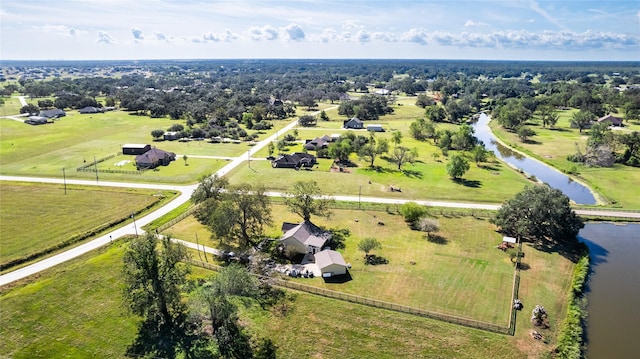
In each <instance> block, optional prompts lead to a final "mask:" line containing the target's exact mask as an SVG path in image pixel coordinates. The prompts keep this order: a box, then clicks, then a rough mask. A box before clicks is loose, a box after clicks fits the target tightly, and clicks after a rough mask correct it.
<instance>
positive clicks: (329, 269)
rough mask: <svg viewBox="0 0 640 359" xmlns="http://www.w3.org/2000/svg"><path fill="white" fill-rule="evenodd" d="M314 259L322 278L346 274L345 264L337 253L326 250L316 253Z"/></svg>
mask: <svg viewBox="0 0 640 359" xmlns="http://www.w3.org/2000/svg"><path fill="white" fill-rule="evenodd" d="M314 257H315V259H316V265H317V266H318V268H320V272H321V273H322V277H324V278H328V277H335V276H338V275H344V274H347V263H346V262H345V261H344V258H342V254H340V253H339V252H336V251H334V250H331V249H326V250H324V251H321V252H318V253H316V254H315V255H314Z"/></svg>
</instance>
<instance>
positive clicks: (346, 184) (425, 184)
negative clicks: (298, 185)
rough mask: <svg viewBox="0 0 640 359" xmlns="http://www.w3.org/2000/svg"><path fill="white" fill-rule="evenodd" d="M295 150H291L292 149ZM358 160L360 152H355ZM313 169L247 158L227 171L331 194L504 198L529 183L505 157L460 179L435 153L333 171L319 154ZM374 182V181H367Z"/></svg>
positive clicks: (274, 185) (234, 178)
mask: <svg viewBox="0 0 640 359" xmlns="http://www.w3.org/2000/svg"><path fill="white" fill-rule="evenodd" d="M291 152H293V150H292V151H291ZM353 160H354V161H357V158H356V157H353ZM318 163H319V165H318V166H317V167H314V168H313V170H299V171H296V170H294V169H288V168H272V167H271V163H270V162H268V161H252V162H251V168H249V167H248V164H247V163H243V164H241V165H240V166H238V167H237V168H236V169H234V170H233V171H232V172H231V173H230V174H229V180H230V182H231V183H234V184H238V183H245V182H246V183H253V184H262V185H264V186H265V187H266V188H267V189H269V190H273V191H283V192H284V191H288V190H289V189H290V188H291V185H292V183H294V182H296V181H308V180H314V181H317V182H318V185H319V186H320V188H322V190H323V191H324V192H325V193H327V194H332V195H357V194H358V193H361V194H362V196H370V197H388V198H404V199H412V200H413V199H434V200H435V199H437V200H457V201H463V202H485V203H497V202H502V201H504V200H506V199H508V198H510V197H512V196H513V195H514V194H516V193H518V192H520V191H521V190H522V189H523V188H524V187H525V186H526V185H527V184H530V183H531V182H529V181H527V180H526V179H525V178H524V177H523V176H522V175H521V174H519V173H517V172H516V171H514V170H512V169H511V168H509V167H508V166H506V165H504V164H503V163H501V162H495V163H491V164H486V165H485V166H483V167H477V166H476V165H475V164H471V165H470V167H471V168H470V170H469V172H467V173H466V174H465V175H464V177H463V179H462V180H458V181H454V180H452V179H451V178H450V177H449V175H448V174H447V173H446V158H441V160H440V161H439V162H437V161H434V160H433V159H432V158H429V159H425V160H424V162H420V163H416V164H415V165H413V166H412V165H406V166H405V167H403V169H404V170H405V171H404V172H399V171H397V166H396V165H395V164H393V163H388V162H387V161H385V160H384V159H377V160H376V162H375V163H376V164H377V166H378V167H377V168H375V169H371V168H369V167H368V165H367V164H365V163H363V162H361V161H359V162H358V163H359V165H360V167H350V168H347V169H346V170H347V171H346V172H339V171H331V164H332V161H331V160H329V159H318ZM369 182H371V183H369ZM389 186H394V187H400V188H401V189H402V192H390V191H389Z"/></svg>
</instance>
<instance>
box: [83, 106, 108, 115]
mask: <svg viewBox="0 0 640 359" xmlns="http://www.w3.org/2000/svg"><path fill="white" fill-rule="evenodd" d="M78 112H79V113H81V114H88V113H98V112H102V111H101V110H100V109H98V108H96V107H93V106H87V107H84V108H81V109H79V110H78Z"/></svg>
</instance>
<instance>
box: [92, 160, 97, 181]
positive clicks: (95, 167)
mask: <svg viewBox="0 0 640 359" xmlns="http://www.w3.org/2000/svg"><path fill="white" fill-rule="evenodd" d="M93 168H94V169H95V171H96V183H98V162H96V156H95V155H94V156H93Z"/></svg>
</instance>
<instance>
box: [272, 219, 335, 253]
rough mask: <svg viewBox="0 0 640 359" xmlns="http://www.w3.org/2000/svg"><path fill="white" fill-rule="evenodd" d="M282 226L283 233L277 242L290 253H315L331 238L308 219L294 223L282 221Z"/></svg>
mask: <svg viewBox="0 0 640 359" xmlns="http://www.w3.org/2000/svg"><path fill="white" fill-rule="evenodd" d="M282 228H283V232H284V235H283V236H282V237H281V238H280V239H279V243H280V244H282V245H283V246H284V247H285V248H287V250H288V251H290V252H292V253H300V254H307V253H311V254H314V253H317V252H319V251H320V250H321V249H322V247H323V246H324V245H325V243H326V242H327V241H328V240H329V239H330V238H331V235H330V234H329V233H328V232H325V231H323V230H322V229H321V228H320V227H318V226H316V225H315V224H313V223H311V222H310V221H304V222H302V223H300V224H295V225H292V224H291V223H284V224H283V226H282Z"/></svg>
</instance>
